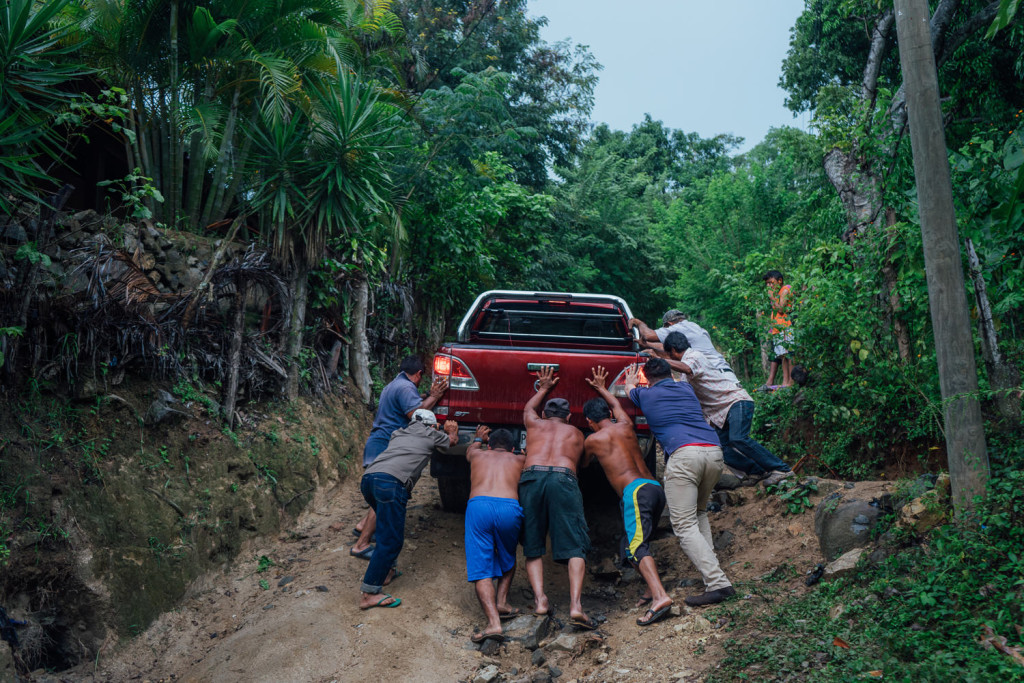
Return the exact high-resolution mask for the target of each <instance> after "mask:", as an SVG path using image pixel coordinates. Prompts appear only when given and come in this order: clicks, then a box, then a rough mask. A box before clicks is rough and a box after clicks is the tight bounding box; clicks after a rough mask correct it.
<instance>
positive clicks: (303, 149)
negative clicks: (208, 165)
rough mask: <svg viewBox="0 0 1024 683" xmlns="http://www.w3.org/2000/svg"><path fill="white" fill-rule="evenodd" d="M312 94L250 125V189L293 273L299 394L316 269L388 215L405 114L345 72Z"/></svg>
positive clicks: (291, 392)
mask: <svg viewBox="0 0 1024 683" xmlns="http://www.w3.org/2000/svg"><path fill="white" fill-rule="evenodd" d="M307 92H308V95H309V100H308V102H307V106H305V107H304V108H302V109H296V110H295V111H294V112H292V114H291V115H290V116H288V117H277V116H275V114H274V112H273V111H272V110H271V111H266V112H264V113H263V115H262V116H261V117H260V119H259V120H258V121H257V122H256V124H255V125H253V126H252V127H251V128H250V129H249V130H248V134H249V136H250V139H252V141H253V150H252V154H251V157H250V159H249V176H250V177H251V179H252V180H251V185H249V186H247V187H246V188H245V192H244V194H246V195H248V196H249V197H250V198H249V200H248V204H249V206H250V207H251V210H252V211H253V212H254V213H255V214H256V216H257V217H258V220H259V223H260V226H261V231H262V233H263V238H264V240H265V241H266V242H267V243H268V244H270V245H271V246H272V248H273V250H274V253H275V254H276V255H277V256H278V257H279V258H280V259H281V261H282V262H283V263H284V264H285V265H286V266H288V267H289V268H290V272H291V293H292V308H291V311H290V313H289V316H288V318H289V327H288V329H289V334H288V342H287V349H286V350H287V352H288V355H289V357H290V359H291V367H290V369H289V380H288V385H287V390H286V393H287V394H288V396H289V397H291V398H294V397H295V396H297V394H298V390H299V377H300V372H301V366H300V355H301V354H300V352H301V350H302V344H303V332H304V326H305V312H306V304H307V299H308V295H309V294H308V280H309V272H310V269H311V268H313V267H314V266H316V265H317V264H318V263H319V262H320V260H321V258H322V257H323V255H324V252H325V249H326V246H327V243H328V241H330V240H331V239H332V238H335V237H338V236H341V235H345V234H349V233H352V232H353V231H355V230H356V229H358V228H360V227H361V226H367V225H371V226H372V225H380V224H382V223H384V222H385V221H386V220H387V216H388V215H389V213H390V201H389V200H390V191H391V179H390V176H389V173H388V157H389V155H390V152H391V146H392V144H391V138H392V136H393V134H394V131H393V129H394V126H395V121H396V116H397V114H398V110H397V108H395V107H394V106H393V105H390V104H387V103H383V102H381V101H380V98H379V96H378V93H377V90H376V89H375V88H373V87H371V86H369V85H367V84H365V83H362V82H360V81H359V80H358V79H357V78H355V77H353V76H350V75H349V74H347V73H345V72H342V73H341V74H340V75H339V76H338V77H337V78H336V79H333V80H330V81H328V80H326V79H324V80H321V81H317V82H313V83H311V84H310V87H309V88H308V90H307ZM364 314H365V313H364Z"/></svg>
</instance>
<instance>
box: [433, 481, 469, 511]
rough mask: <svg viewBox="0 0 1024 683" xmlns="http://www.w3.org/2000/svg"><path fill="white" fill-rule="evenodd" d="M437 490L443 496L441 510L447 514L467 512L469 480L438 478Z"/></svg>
mask: <svg viewBox="0 0 1024 683" xmlns="http://www.w3.org/2000/svg"><path fill="white" fill-rule="evenodd" d="M437 490H438V493H440V494H441V509H442V510H444V511H445V512H459V513H462V512H465V511H466V503H468V502H469V479H463V478H461V477H438V479H437Z"/></svg>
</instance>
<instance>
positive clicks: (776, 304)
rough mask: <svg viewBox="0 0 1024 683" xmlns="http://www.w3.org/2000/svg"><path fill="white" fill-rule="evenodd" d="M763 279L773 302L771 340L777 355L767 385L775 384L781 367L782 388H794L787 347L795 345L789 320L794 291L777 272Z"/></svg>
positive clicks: (791, 365) (767, 274)
mask: <svg viewBox="0 0 1024 683" xmlns="http://www.w3.org/2000/svg"><path fill="white" fill-rule="evenodd" d="M762 279H763V280H764V281H765V283H766V285H767V287H768V298H769V299H771V302H772V318H771V320H772V327H771V338H772V350H773V351H774V353H775V358H774V359H773V360H772V367H771V370H769V371H768V381H767V382H766V384H767V385H768V386H769V387H770V386H773V385H774V384H775V374H776V372H777V371H778V369H779V366H780V365H781V366H782V386H784V387H788V386H792V385H793V376H792V370H793V364H792V361H791V360H790V358H789V351H790V349H789V348H787V347H788V346H792V344H793V327H792V326H793V323H792V322H791V321H790V319H789V314H790V313H791V312H792V311H793V291H792V288H791V287H790V286H789V285H787V284H786V282H785V277H784V276H783V275H782V273H781V272H779V271H777V270H769V271H768V272H767V273H765V276H764V278H762Z"/></svg>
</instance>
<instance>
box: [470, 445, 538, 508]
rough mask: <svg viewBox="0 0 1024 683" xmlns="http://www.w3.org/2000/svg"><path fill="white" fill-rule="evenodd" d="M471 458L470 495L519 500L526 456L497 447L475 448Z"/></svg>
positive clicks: (471, 496)
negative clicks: (520, 480)
mask: <svg viewBox="0 0 1024 683" xmlns="http://www.w3.org/2000/svg"><path fill="white" fill-rule="evenodd" d="M467 457H468V459H469V471H470V475H469V481H470V489H469V497H470V498H475V497H476V496H491V497H493V498H511V499H513V500H519V476H520V475H521V474H522V472H523V464H524V462H525V461H526V456H524V455H521V454H516V453H511V452H509V451H505V450H502V449H500V448H495V449H491V450H484V449H482V448H480V449H474V450H473V451H471V452H469V453H467Z"/></svg>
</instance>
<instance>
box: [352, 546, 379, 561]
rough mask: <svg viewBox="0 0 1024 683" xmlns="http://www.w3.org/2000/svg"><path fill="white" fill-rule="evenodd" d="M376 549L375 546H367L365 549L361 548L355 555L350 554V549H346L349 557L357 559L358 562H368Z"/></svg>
mask: <svg viewBox="0 0 1024 683" xmlns="http://www.w3.org/2000/svg"><path fill="white" fill-rule="evenodd" d="M376 547H377V546H374V545H371V546H367V547H366V548H363V549H362V550H360V551H359V552H357V553H354V552H352V549H351V548H349V549H348V554H349V555H351V556H352V557H358V558H359V559H360V560H369V559H370V558H371V557H373V550H374V548H376Z"/></svg>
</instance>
